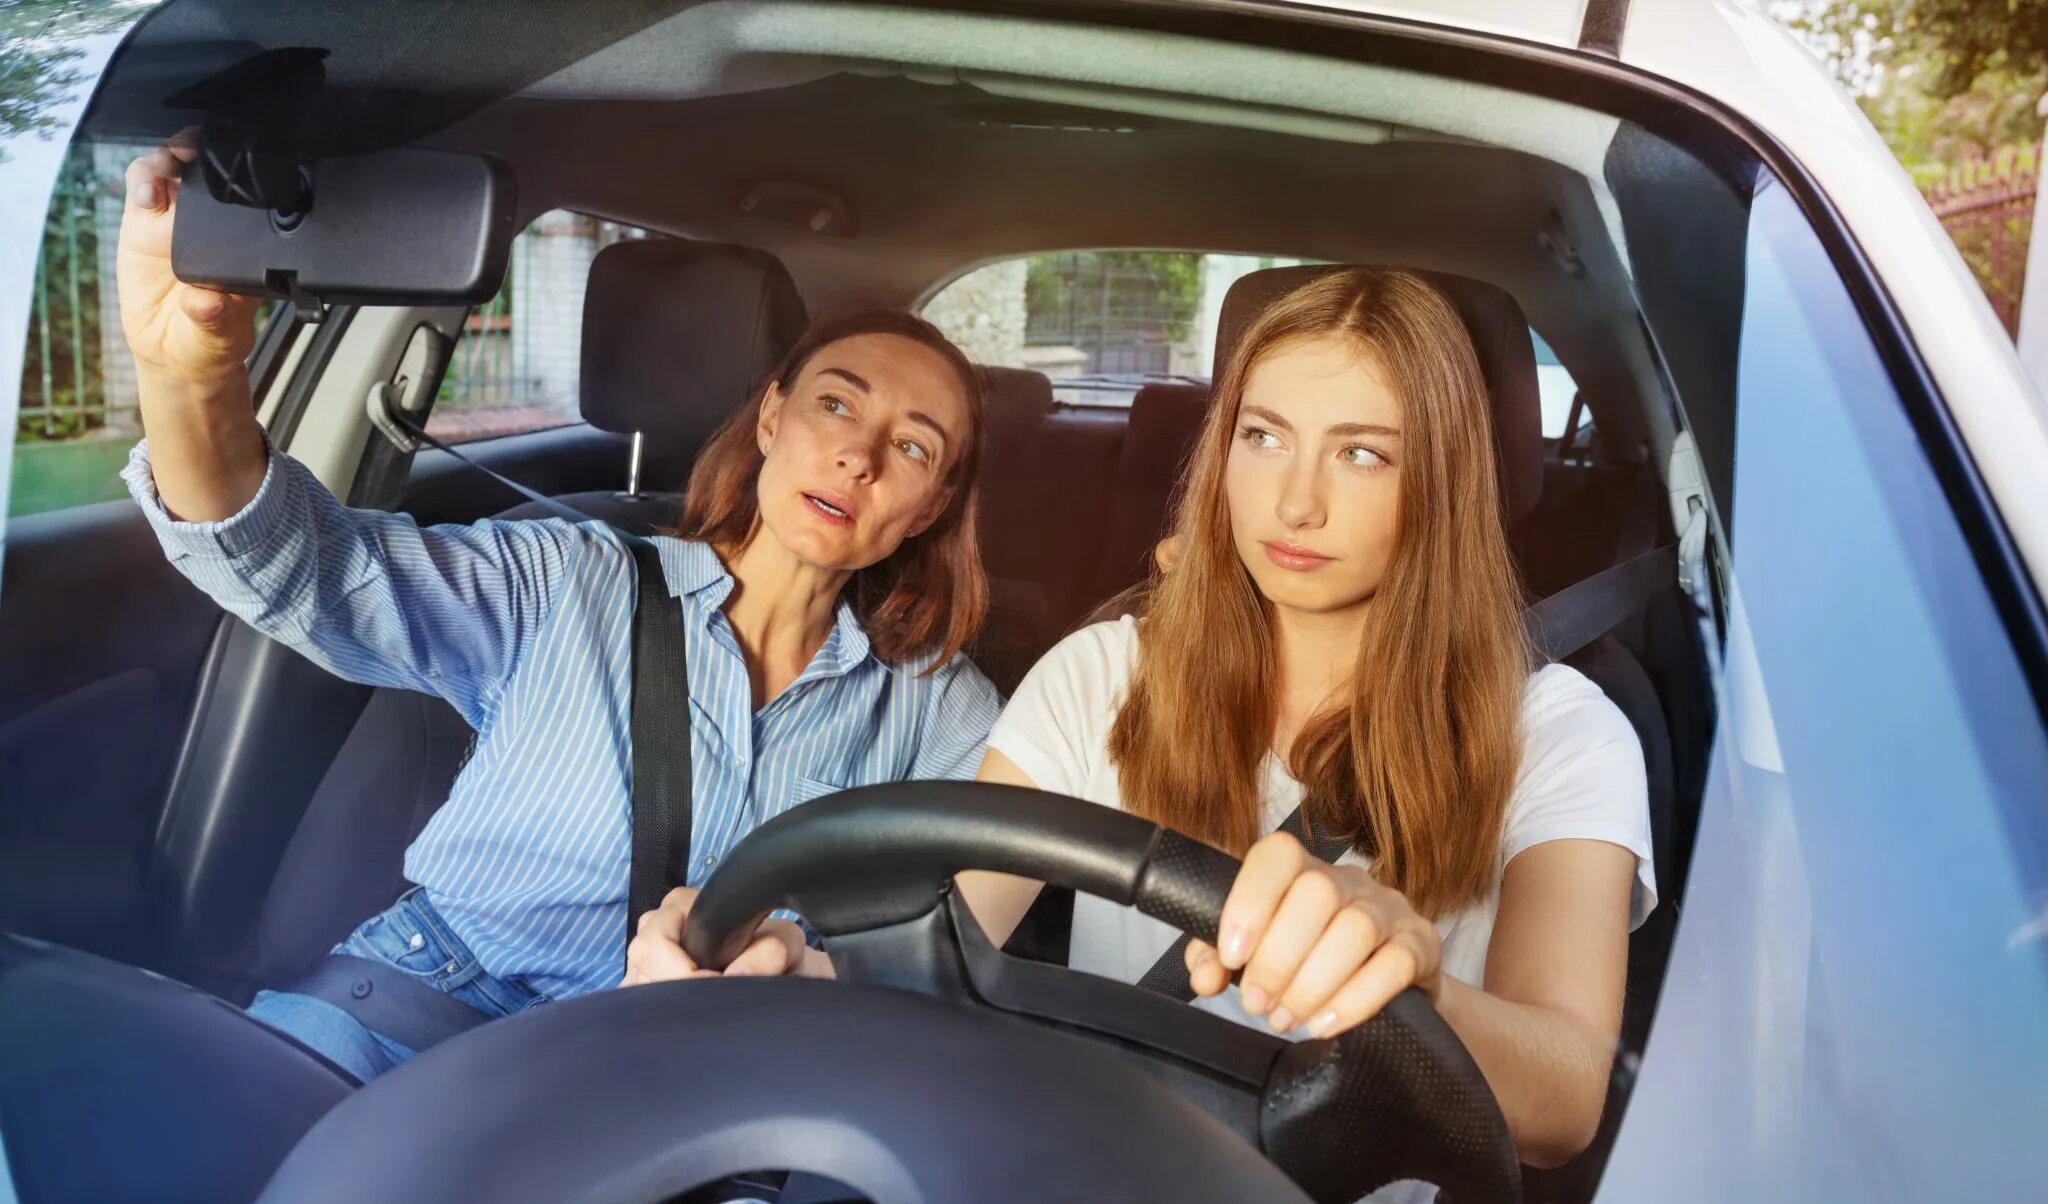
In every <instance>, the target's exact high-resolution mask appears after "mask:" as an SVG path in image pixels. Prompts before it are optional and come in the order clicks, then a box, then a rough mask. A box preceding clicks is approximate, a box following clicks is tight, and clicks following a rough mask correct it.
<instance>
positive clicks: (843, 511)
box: [804, 493, 853, 527]
mask: <svg viewBox="0 0 2048 1204" xmlns="http://www.w3.org/2000/svg"><path fill="white" fill-rule="evenodd" d="M804 504H805V505H806V506H809V507H810V508H811V513H812V514H815V515H817V516H818V517H819V518H820V519H822V520H823V521H825V522H828V523H831V524H832V525H834V526H837V527H851V526H852V525H853V506H852V503H850V502H848V501H847V500H846V498H845V497H843V496H841V495H840V494H836V493H806V494H804Z"/></svg>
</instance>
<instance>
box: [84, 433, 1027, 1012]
mask: <svg viewBox="0 0 2048 1204" xmlns="http://www.w3.org/2000/svg"><path fill="white" fill-rule="evenodd" d="M122 475H123V477H124V478H125V479H126V481H127V483H128V487H129V490H130V491H131V492H132V493H133V494H134V495H135V498H136V500H137V501H138V502H140V503H141V504H142V508H143V512H144V513H145V514H146V515H148V517H149V521H150V524H151V525H152V526H153V527H154V528H155V530H156V533H157V537H158V539H159V540H160V541H161V542H162V544H163V546H164V550H165V552H166V553H167V554H168V555H169V556H170V559H171V561H172V563H173V564H175V565H176V566H177V567H178V569H179V571H180V572H182V573H184V574H185V576H186V577H188V578H190V579H191V580H192V582H193V583H194V584H196V585H197V586H199V588H201V589H202V590H205V591H206V593H208V594H209V595H211V596H212V597H213V598H214V600H215V601H217V602H219V603H220V604H221V606H223V607H224V608H226V609H227V610H228V611H230V612H232V613H233V614H235V615H237V616H239V617H240V618H241V619H243V620H244V621H246V622H247V623H249V624H250V625H251V626H253V627H255V628H256V629H257V630H258V631H261V632H263V633H264V634H265V635H268V636H270V637H271V638H273V639H276V640H279V641H281V642H282V643H284V644H286V645H288V646H290V647H291V648H293V649H295V650H297V651H298V652H300V653H302V654H303V655H305V656H306V657H308V658H310V659H311V660H313V661H314V662H315V663H316V664H319V665H320V666H322V667H323V668H326V669H328V670H330V671H331V672H334V673H336V674H339V675H340V676H342V677H345V678H348V679H349V680H351V681H358V682H363V683H366V684H369V685H377V686H395V687H399V688H402V689H407V690H419V691H423V692H425V693H430V694H438V695H440V696H441V697H443V698H445V699H447V700H448V701H449V702H450V703H452V704H453V705H454V707H455V708H456V709H457V710H458V711H460V712H461V713H462V716H463V718H465V719H467V720H468V721H469V723H470V726H472V727H474V728H475V729H476V730H477V732H478V740H477V745H476V750H475V752H474V754H473V755H472V756H471V758H470V760H469V763H468V765H466V766H465V767H464V768H463V771H462V774H461V775H460V776H459V777H458V778H457V779H456V782H455V786H454V789H453V790H452V791H451V792H450V794H449V797H448V802H447V803H446V805H444V806H443V807H442V808H441V809H440V811H438V812H437V813H436V814H435V815H434V817H433V819H432V821H431V822H430V823H429V824H428V825H427V827H426V830H425V831H423V832H422V833H421V834H420V836H419V839H417V840H416V841H414V842H413V844H412V847H411V848H410V849H408V850H407V852H406V858H405V872H406V876H407V877H408V878H410V879H411V880H412V881H414V882H417V883H419V884H420V885H421V886H423V887H425V888H426V890H427V894H428V895H429V897H430V898H431V900H432V902H433V905H434V907H435V908H437V909H438V910H439V911H440V912H441V914H442V915H444V916H445V917H446V918H447V920H448V923H449V924H450V925H451V926H452V927H453V928H454V929H455V932H456V934H457V935H458V936H460V937H461V938H462V939H463V941H464V942H466V943H467V944H468V945H469V947H470V949H471V950H472V951H474V952H475V953H476V955H477V958H478V960H479V961H481V962H482V963H483V966H484V968H485V969H486V970H488V971H489V972H490V973H491V974H493V975H496V976H498V977H500V978H505V977H520V978H523V979H524V980H525V982H526V983H527V984H528V985H529V986H531V987H533V988H534V989H535V990H539V991H542V992H544V993H546V994H548V995H550V996H554V997H557V998H560V997H564V996H569V995H575V994H580V993H582V992H586V991H592V990H597V989H600V988H603V987H610V986H616V985H617V984H618V982H619V978H620V973H621V969H622V960H623V953H624V936H623V934H624V932H625V930H626V915H625V909H626V883H627V877H628V868H629V866H630V864H631V860H632V837H631V815H632V797H631V781H632V763H633V762H632V726H631V702H632V697H631V695H632V620H633V598H634V575H635V574H634V564H633V559H632V556H631V554H630V553H629V552H628V551H627V550H626V548H625V546H624V545H623V544H622V543H621V542H620V541H619V538H618V536H617V535H616V534H615V533H614V532H613V531H612V530H611V529H610V528H608V527H606V526H604V525H602V524H599V523H587V524H576V523H570V522H566V521H562V520H557V519H548V520H541V521H505V520H486V521H483V522H478V523H474V524H470V525H468V526H439V527H427V528H421V527H420V526H419V525H418V524H417V523H416V522H414V521H413V520H412V519H411V518H410V517H408V516H406V515H402V514H391V513H386V512H384V511H378V510H351V509H349V508H347V507H345V506H343V505H342V504H341V503H340V502H339V501H337V500H336V499H335V498H334V496H333V495H332V494H330V493H329V492H327V490H326V489H324V488H323V487H322V486H321V485H320V483H319V481H317V480H316V479H315V478H314V477H313V475H312V474H311V473H310V472H308V471H307V470H306V468H305V467H304V466H302V465H301V464H299V463H298V462H297V461H295V460H293V459H292V458H290V457H289V456H285V455H281V454H275V453H273V454H272V456H271V457H270V467H269V470H268V472H267V473H266V474H265V476H264V480H263V485H262V488H261V489H259V490H258V492H257V494H256V496H255V498H254V499H252V500H251V501H250V502H249V504H248V505H247V506H246V507H244V508H243V510H242V511H241V512H240V513H238V514H235V515H233V516H231V517H229V518H227V519H224V520H221V521H219V522H209V523H185V522H178V521H176V520H174V519H172V518H171V517H170V515H169V514H168V513H167V512H166V511H165V510H164V507H163V504H162V502H161V501H160V500H159V499H158V498H157V495H156V487H155V481H154V480H153V479H152V477H151V476H150V471H149V459H148V447H147V444H146V443H145V444H143V445H140V446H138V447H136V449H135V451H134V453H133V455H131V456H130V458H129V463H128V467H127V469H126V470H125V471H124V472H123V474H122ZM655 544H656V546H657V547H658V548H659V549H660V552H661V561H662V569H663V571H664V574H665V575H666V577H667V579H668V580H667V587H668V590H669V593H670V594H671V595H672V596H675V597H679V598H681V599H682V600H683V613H684V615H685V616H686V617H685V623H686V630H687V635H688V638H689V655H688V662H689V664H688V674H689V682H690V695H691V698H690V704H691V724H690V748H691V753H692V762H691V768H692V783H693V788H694V793H695V799H694V804H693V807H692V816H693V821H692V833H691V836H692V848H691V858H692V861H691V865H690V875H689V880H690V884H691V885H693V886H701V885H702V884H703V883H704V880H705V879H706V878H708V877H709V876H710V874H711V871H712V870H713V869H715V868H716V867H717V866H718V864H719V862H720V861H722V860H723V859H724V858H725V856H726V855H727V854H728V853H730V852H731V851H732V849H733V846H735V845H736V844H738V843H739V841H740V838H741V837H743V836H745V835H746V834H747V833H748V832H749V831H751V830H752V829H753V828H754V827H755V826H756V825H758V824H761V823H764V822H766V821H767V820H769V819H771V818H773V817H774V816H776V815H779V814H781V813H782V812H784V811H787V810H789V809H790V808H791V807H794V806H796V805H797V804H799V803H802V802H804V801H806V800H808V799H811V798H815V797H817V796H818V795H820V794H825V793H829V792H831V791H834V790H839V789H842V788H845V787H849V786H860V785H867V784H870V783H875V782H890V781H898V780H902V779H905V778H967V777H972V776H973V775H974V773H975V771H976V770H977V769H978V768H979V766H980V763H981V755H982V748H983V744H984V742H985V741H986V739H987V736H988V731H989V727H990V726H991V725H992V724H993V723H994V722H995V718H996V713H997V711H998V710H999V708H1000V705H1001V701H1000V699H999V697H998V695H997V694H996V691H995V688H994V687H993V686H991V685H990V684H989V682H988V679H987V678H985V677H983V676H982V675H981V673H980V671H978V670H977V669H975V668H974V666H973V665H971V664H969V663H968V662H967V660H966V659H965V658H964V657H956V658H954V660H953V661H952V662H951V663H949V664H947V665H946V666H944V667H943V668H941V669H939V670H938V671H937V672H934V673H932V674H930V675H929V676H925V675H924V674H923V670H924V669H925V668H926V667H927V666H928V664H929V662H928V661H927V662H924V663H909V664H887V663H884V662H883V661H881V660H879V659H878V658H877V657H875V656H874V654H873V653H872V651H871V650H870V649H869V646H868V637H867V634H866V633H865V632H864V631H862V630H861V626H860V623H859V621H858V620H857V619H856V618H855V617H854V614H853V611H852V608H851V607H850V606H849V605H848V604H847V603H846V602H845V601H843V600H842V601H841V602H840V604H839V607H838V612H837V617H836V620H835V622H834V624H833V628H832V631H831V634H830V635H829V636H828V637H827V638H826V640H825V643H824V646H823V647H821V648H820V649H819V650H818V653H817V655H816V656H815V657H813V658H812V660H811V663H810V665H809V666H808V667H807V668H805V669H804V671H803V673H802V674H801V675H800V676H798V678H797V679H796V681H795V683H793V684H792V685H791V686H790V687H789V688H788V689H786V690H784V691H783V692H782V693H781V694H779V695H777V696H776V697H775V698H774V699H773V700H771V701H770V702H769V703H768V704H767V705H766V706H764V707H762V708H761V709H760V710H758V711H756V710H755V709H754V706H753V693H752V687H751V685H750V684H749V681H748V677H747V668H746V662H745V660H744V658H743V656H742V654H741V652H740V647H739V644H738V642H737V640H736V639H735V638H734V635H733V631H732V627H731V625H730V624H729V623H728V622H727V621H726V618H725V615H724V613H723V612H722V611H721V609H720V607H721V606H722V605H723V603H724V602H725V600H726V598H727V597H728V596H729V595H730V594H731V593H732V589H733V579H732V577H731V575H730V574H728V573H727V572H726V571H725V567H724V565H723V564H722V563H721V562H720V561H719V559H718V556H717V555H716V554H715V553H714V552H713V551H712V550H711V549H710V548H709V547H708V546H707V545H705V544H702V543H697V542H692V541H687V540H679V539H670V538H657V539H656V540H655Z"/></svg>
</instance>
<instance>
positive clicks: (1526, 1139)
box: [1508, 1065, 1608, 1170]
mask: <svg viewBox="0 0 2048 1204" xmlns="http://www.w3.org/2000/svg"><path fill="white" fill-rule="evenodd" d="M1607 1071H1608V1067H1607V1066H1604V1065H1603V1066H1598V1067H1593V1066H1589V1067H1587V1068H1586V1069H1585V1071H1584V1072H1582V1073H1581V1074H1580V1075H1576V1076H1574V1078H1575V1079H1576V1081H1575V1082H1572V1083H1571V1084H1570V1085H1569V1086H1568V1087H1566V1088H1565V1089H1564V1090H1561V1091H1558V1092H1556V1093H1555V1095H1554V1096H1553V1097H1552V1098H1550V1099H1547V1100H1545V1101H1542V1104H1541V1106H1539V1107H1537V1108H1535V1109H1533V1110H1531V1111H1529V1112H1527V1113H1526V1114H1525V1115H1523V1116H1520V1117H1515V1116H1510V1117H1509V1118H1508V1128H1509V1131H1510V1133H1511V1134H1512V1135H1513V1137H1514V1141H1515V1152H1516V1155H1517V1156H1518V1157H1519V1158H1521V1160H1522V1162H1523V1164H1524V1165H1527V1166H1532V1167H1535V1168H1536V1169H1538V1170H1555V1169H1556V1168H1558V1167H1560V1166H1563V1165H1564V1164H1565V1163H1567V1162H1570V1161H1571V1160H1572V1159H1574V1158H1577V1157H1578V1156H1579V1155H1580V1154H1583V1153H1585V1152H1586V1149H1587V1147H1588V1146H1591V1145H1592V1144H1593V1139H1594V1138H1595V1137H1597V1136H1598V1135H1599V1133H1600V1119H1601V1116H1602V1115H1603V1114H1604V1112H1605V1111H1606V1107H1607V1079H1608V1074H1607Z"/></svg>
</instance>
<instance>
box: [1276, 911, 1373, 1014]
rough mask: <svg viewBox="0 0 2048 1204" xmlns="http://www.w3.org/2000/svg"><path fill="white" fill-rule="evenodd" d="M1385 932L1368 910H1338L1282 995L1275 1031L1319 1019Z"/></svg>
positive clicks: (1364, 961) (1277, 1008)
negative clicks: (1315, 1018)
mask: <svg viewBox="0 0 2048 1204" xmlns="http://www.w3.org/2000/svg"><path fill="white" fill-rule="evenodd" d="M1383 933H1384V929H1383V928H1382V927H1381V925H1380V922H1379V921H1378V920H1377V919H1376V918H1375V917H1374V916H1373V914H1372V912H1371V910H1370V909H1368V908H1365V907H1361V906H1359V905H1357V904H1353V905H1351V906H1349V907H1345V908H1343V909H1342V910H1340V911H1338V913H1337V914H1336V915H1335V916H1334V917H1332V918H1331V920H1330V924H1329V926H1328V927H1327V928H1325V929H1324V930H1323V937H1322V939H1321V940H1319V941H1317V942H1316V945H1315V948H1314V949H1311V950H1310V951H1309V955H1308V957H1307V958H1305V959H1303V961H1302V963H1301V968H1300V969H1298V970H1296V971H1295V972H1294V980H1293V981H1292V982H1289V983H1288V984H1287V986H1286V988H1285V989H1284V990H1282V991H1281V992H1280V1002H1279V1003H1278V1005H1277V1006H1275V1007H1274V1008H1273V1013H1272V1024H1273V1030H1274V1031H1275V1032H1282V1033H1284V1032H1286V1031H1288V1030H1289V1029H1291V1028H1293V1027H1294V1026H1295V1025H1297V1024H1301V1023H1304V1022H1306V1021H1308V1020H1310V1019H1313V1018H1314V1017H1316V1016H1320V1015H1321V1014H1322V1013H1323V1011H1324V1009H1325V1008H1327V1007H1328V1006H1329V1004H1330V1000H1331V999H1332V998H1333V997H1335V996H1336V994H1337V992H1338V991H1339V990H1341V989H1343V986H1344V984H1345V983H1346V982H1348V981H1350V979H1351V976H1352V975H1354V974H1356V973H1358V970H1359V967H1361V966H1363V965H1365V963H1366V961H1367V959H1368V958H1370V957H1371V956H1372V954H1373V951H1374V950H1375V949H1378V948H1379V945H1380V941H1381V939H1382V937H1383Z"/></svg>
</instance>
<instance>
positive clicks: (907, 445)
mask: <svg viewBox="0 0 2048 1204" xmlns="http://www.w3.org/2000/svg"><path fill="white" fill-rule="evenodd" d="M896 450H897V451H900V452H902V453H903V454H904V455H906V456H909V457H910V458H911V459H913V460H916V461H918V462H919V463H923V462H924V461H926V460H929V459H931V458H932V455H931V453H930V452H928V451H926V450H925V449H924V445H923V444H920V443H917V442H915V441H914V440H910V439H898V440H897V441H896Z"/></svg>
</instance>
